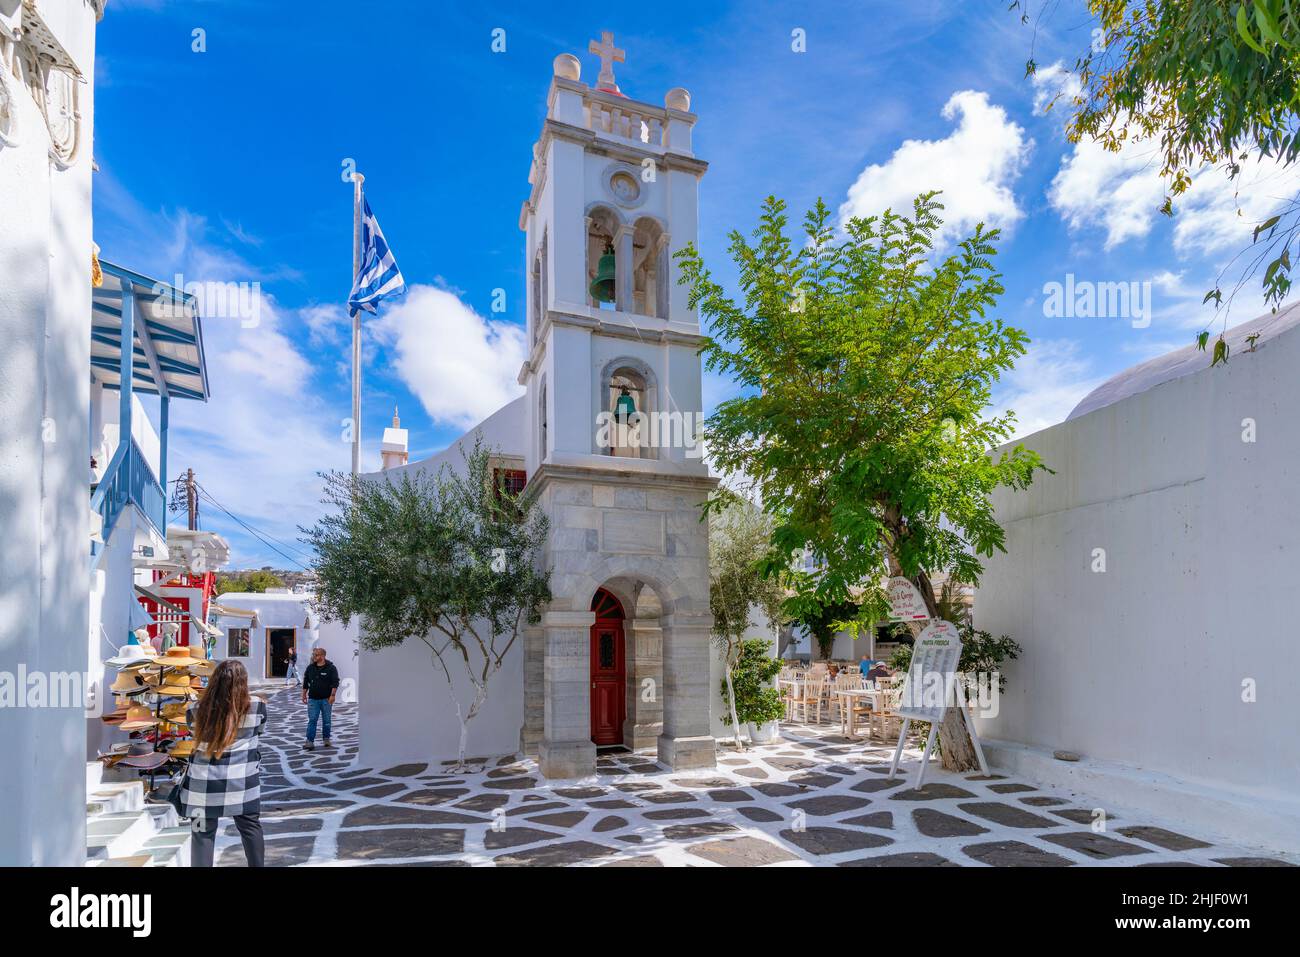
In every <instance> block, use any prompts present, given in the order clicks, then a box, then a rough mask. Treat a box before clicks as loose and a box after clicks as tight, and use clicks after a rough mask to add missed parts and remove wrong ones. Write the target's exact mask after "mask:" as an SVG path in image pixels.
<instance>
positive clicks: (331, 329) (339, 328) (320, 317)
mask: <svg viewBox="0 0 1300 957" xmlns="http://www.w3.org/2000/svg"><path fill="white" fill-rule="evenodd" d="M298 314H299V315H300V316H302V321H303V322H305V323H306V324H307V332H308V334H309V341H310V343H311V345H313V346H319V345H331V346H337V345H339V344H340V343H342V342H343V340H344V333H346V332H347V331H348V330H349V329H350V328H351V324H350V322H349V319H348V313H347V310H346V309H345V308H343V306H341V305H336V304H333V303H317V304H316V305H313V306H307V307H306V308H304V309H300V310H298Z"/></svg>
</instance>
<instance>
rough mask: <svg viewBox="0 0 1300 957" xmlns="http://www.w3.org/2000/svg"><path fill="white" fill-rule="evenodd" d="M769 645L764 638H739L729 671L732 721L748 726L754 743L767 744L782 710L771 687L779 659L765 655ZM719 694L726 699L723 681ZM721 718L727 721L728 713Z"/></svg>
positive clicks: (774, 735) (778, 693)
mask: <svg viewBox="0 0 1300 957" xmlns="http://www.w3.org/2000/svg"><path fill="white" fill-rule="evenodd" d="M771 647H772V643H771V642H770V641H768V640H767V639H765V638H751V639H749V640H748V641H742V642H741V643H740V654H739V657H738V658H737V660H736V664H735V667H733V668H732V670H731V686H732V688H733V689H734V692H735V714H736V721H737V722H738V723H739V724H741V725H744V724H748V725H749V739H750V740H751V741H752V742H754V743H755V744H767V743H769V742H770V741H772V739H773V738H775V737H776V731H777V721H778V720H779V719H780V717H781V715H782V713H783V712H784V707H783V705H782V704H781V695H780V692H778V691H777V690H776V687H775V686H774V679H775V678H776V676H777V673H778V672H779V671H780V670H781V662H780V661H779V660H778V659H776V658H773V657H771V656H770V655H769V654H768V649H769V648H771ZM722 695H723V698H724V700H725V699H727V682H726V681H725V680H724V681H723V682H722ZM722 720H723V721H724V722H726V723H727V724H731V714H730V712H728V713H727V714H725V715H724V716H723V718H722ZM737 737H739V732H737Z"/></svg>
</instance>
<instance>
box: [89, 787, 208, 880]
mask: <svg viewBox="0 0 1300 957" xmlns="http://www.w3.org/2000/svg"><path fill="white" fill-rule="evenodd" d="M93 763H94V764H95V765H97V766H98V765H99V762H98V761H96V762H93ZM98 777H99V775H98V774H95V772H94V770H93V769H91V768H89V767H88V768H87V789H86V866H87V867H187V866H189V863H190V826H189V824H188V823H184V822H182V821H181V820H180V819H179V817H178V816H177V814H176V809H175V808H173V807H172V806H171V805H170V804H153V803H149V802H147V801H145V799H144V782H143V781H140V780H132V781H104V780H98V781H96V780H95V779H96V778H98Z"/></svg>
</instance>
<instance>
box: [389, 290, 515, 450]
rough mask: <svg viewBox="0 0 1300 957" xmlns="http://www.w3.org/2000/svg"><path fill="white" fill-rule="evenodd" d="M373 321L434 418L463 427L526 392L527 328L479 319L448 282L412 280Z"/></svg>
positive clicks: (399, 370) (402, 374)
mask: <svg viewBox="0 0 1300 957" xmlns="http://www.w3.org/2000/svg"><path fill="white" fill-rule="evenodd" d="M370 328H372V329H374V330H375V333H376V335H377V336H378V337H379V338H381V339H382V340H383V341H384V343H385V344H386V345H388V346H390V347H391V348H392V349H393V350H395V352H396V358H395V359H393V360H392V364H393V367H394V368H395V369H396V371H397V374H398V376H399V377H400V378H401V379H402V381H403V382H404V383H405V384H406V386H407V388H409V389H410V390H411V392H412V393H414V394H415V395H416V396H417V397H418V398H419V400H420V402H421V404H423V406H424V409H425V411H426V412H427V413H428V414H429V418H431V419H433V420H434V421H435V422H443V423H446V424H448V425H453V426H456V427H459V428H463V429H468V428H470V427H471V426H474V425H477V424H478V423H479V422H481V421H482V420H483V419H485V418H487V417H488V416H489V415H491V414H492V413H493V412H495V411H496V410H497V409H499V408H501V407H502V406H503V405H505V404H506V403H507V402H509V401H511V400H512V399H514V398H516V397H517V396H519V395H522V394H523V387H522V386H520V385H519V384H518V383H517V382H516V378H517V376H518V375H519V367H520V366H521V365H522V364H523V361H524V358H525V352H524V328H523V327H522V326H520V325H518V324H516V323H513V322H504V321H499V320H491V319H484V318H483V317H482V316H480V315H479V314H478V313H476V312H475V311H474V310H473V309H471V308H470V307H469V306H467V305H465V303H463V302H462V301H461V300H460V299H459V298H458V297H457V296H456V295H455V294H454V293H452V292H449V291H448V290H446V289H440V288H437V287H435V286H426V285H414V286H411V287H409V290H408V292H407V294H406V296H405V298H403V299H401V300H399V301H398V302H396V303H394V304H391V305H389V304H387V303H386V304H385V307H384V314H383V315H382V317H381V319H380V320H379V321H378V322H375V323H373V324H372V325H371V327H370Z"/></svg>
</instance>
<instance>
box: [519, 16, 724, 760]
mask: <svg viewBox="0 0 1300 957" xmlns="http://www.w3.org/2000/svg"><path fill="white" fill-rule="evenodd" d="M590 51H591V52H592V53H594V54H596V55H597V56H598V57H600V62H601V70H600V74H599V76H598V78H597V81H596V85H595V86H594V87H592V86H588V85H587V84H585V83H583V82H582V81H581V65H580V64H579V62H578V59H577V57H575V56H572V55H570V54H567V53H566V54H561V55H560V56H558V57H556V58H555V66H554V76H553V77H552V79H551V86H550V91H549V94H548V98H547V112H546V119H545V121H544V122H543V124H542V131H541V136H540V138H539V139H538V141H537V143H536V144H535V145H534V147H533V156H532V165H531V168H530V170H529V175H528V182H529V184H530V186H531V190H530V192H529V197H528V200H527V201H526V202H525V203H524V205H523V209H522V211H521V213H520V217H519V226H520V228H521V229H522V230H523V231H524V232H525V233H526V235H527V244H526V257H527V259H526V265H527V270H526V273H527V276H528V297H527V302H528V323H527V326H528V328H527V337H528V346H529V354H528V359H527V361H526V362H525V363H524V365H523V368H522V369H521V370H520V373H519V381H520V383H521V384H523V385H525V386H526V388H527V398H526V402H527V409H528V414H527V423H528V425H527V433H528V434H527V441H526V450H527V451H526V456H525V466H526V470H527V474H528V483H529V485H530V486H531V487H533V488H534V489H535V490H536V491H537V493H538V495H539V502H540V504H541V508H542V509H543V510H544V511H545V512H546V513H547V514H548V515H549V517H550V519H551V532H550V538H549V540H548V543H547V547H546V551H545V554H544V556H543V558H544V561H545V562H546V563H547V565H548V567H549V568H550V569H551V588H552V592H553V596H554V597H553V600H552V602H551V604H550V606H549V609H548V611H547V612H546V614H545V616H544V617H543V620H542V623H541V624H540V625H539V626H538V627H536V628H535V629H532V630H531V631H530V632H529V633H528V635H527V637H526V642H525V674H524V685H525V694H524V697H525V716H524V728H523V735H522V738H523V741H522V744H523V748H524V750H525V752H527V753H536V754H537V755H538V760H539V764H540V767H541V770H542V773H543V774H545V775H546V776H548V777H575V776H580V775H584V774H590V773H593V772H594V769H595V758H596V747H597V746H598V745H599V746H605V745H622V746H624V747H630V748H633V749H637V750H639V749H644V748H656V749H657V752H658V759H659V760H660V761H662V762H665V763H667V764H669V765H670V766H671V767H673V768H691V767H711V766H713V760H714V742H713V738H712V737H711V736H710V734H709V728H710V725H709V701H710V695H711V690H712V684H711V683H710V681H711V678H710V652H709V633H710V628H711V625H712V619H711V617H710V616H709V605H708V527H707V525H706V524H705V523H703V522H701V521H700V511H699V507H700V505H701V503H702V502H703V501H704V500H705V498H707V496H708V494H709V492H710V491H711V490H712V488H713V487H714V485H715V484H716V483H715V481H714V480H712V479H710V478H709V476H708V469H707V468H706V466H705V465H704V462H703V459H702V449H701V447H700V445H699V442H698V436H699V427H700V418H701V413H702V399H701V389H700V359H699V355H698V349H699V346H700V341H701V336H700V329H699V322H698V319H697V317H696V315H695V314H694V312H693V311H692V310H690V309H689V308H688V307H687V289H686V288H685V287H684V286H680V285H678V282H677V276H678V270H677V266H676V263H675V262H674V261H673V255H674V254H675V253H676V252H678V251H679V250H681V249H682V248H684V247H685V246H686V245H687V244H689V243H691V242H694V241H695V239H696V233H697V218H698V193H699V182H700V177H701V176H703V175H704V172H705V170H706V169H707V168H708V167H707V164H706V163H704V162H703V161H702V160H699V159H696V157H695V154H694V152H693V150H692V147H691V131H692V128H693V127H694V125H695V119H696V118H695V116H694V115H693V114H692V113H691V112H690V95H689V94H688V93H687V92H686V91H685V90H683V89H681V88H675V89H672V90H669V91H668V93H667V95H666V96H665V97H664V101H663V102H664V105H663V106H655V105H653V104H651V103H646V102H642V101H640V100H634V99H631V98H629V97H628V96H627V95H625V93H624V92H623V91H622V90H620V89H619V86H618V84H617V82H616V81H615V78H614V64H615V63H617V62H622V61H623V58H624V52H623V51H622V50H620V49H618V48H617V47H616V46H615V45H614V42H613V37H612V36H611V35H610V34H609V33H604V34H603V35H602V37H601V40H600V41H599V42H597V41H594V40H593V41H592V42H591V45H590ZM610 609H614V611H612V612H611V611H610ZM597 610H600V612H601V614H602V617H601V619H600V624H599V627H597V618H596V611H597ZM611 614H612V615H613V616H614V617H613V618H611V617H610V615H611ZM620 614H621V615H622V617H621V618H619V617H618V615H620ZM615 651H617V652H618V653H617V654H615V653H614V652H615ZM624 688H625V689H626V694H625V695H624V694H623V689H624ZM647 688H649V689H652V690H653V691H654V692H655V693H654V694H648V693H647V692H646V690H645V689H647Z"/></svg>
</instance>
